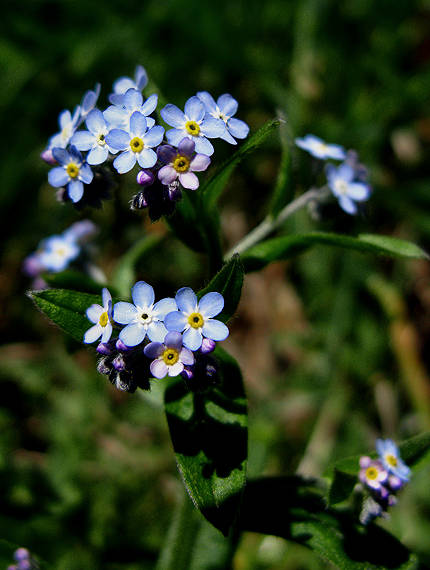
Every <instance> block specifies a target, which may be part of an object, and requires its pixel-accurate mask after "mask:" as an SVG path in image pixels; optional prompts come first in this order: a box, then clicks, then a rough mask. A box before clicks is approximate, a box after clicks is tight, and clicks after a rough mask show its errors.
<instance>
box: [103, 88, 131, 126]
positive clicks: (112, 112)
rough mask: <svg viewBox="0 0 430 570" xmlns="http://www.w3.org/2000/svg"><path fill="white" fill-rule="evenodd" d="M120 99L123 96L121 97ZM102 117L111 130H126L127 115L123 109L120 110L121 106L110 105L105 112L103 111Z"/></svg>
mask: <svg viewBox="0 0 430 570" xmlns="http://www.w3.org/2000/svg"><path fill="white" fill-rule="evenodd" d="M121 97H123V96H122V95H121ZM103 116H104V118H105V120H106V122H107V124H108V125H109V127H111V128H112V127H116V128H128V124H127V120H128V113H127V111H126V110H125V109H123V108H122V106H121V107H117V106H116V105H111V106H110V107H108V108H107V109H106V110H105V111H103Z"/></svg>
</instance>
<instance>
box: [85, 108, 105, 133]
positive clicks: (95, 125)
mask: <svg viewBox="0 0 430 570" xmlns="http://www.w3.org/2000/svg"><path fill="white" fill-rule="evenodd" d="M85 124H86V125H87V127H88V130H89V131H91V132H92V133H93V134H95V135H97V134H98V133H100V132H101V131H103V130H104V129H106V121H105V118H104V116H103V113H102V112H101V111H99V109H93V110H92V111H91V112H90V113H89V114H88V117H87V120H86V121H85Z"/></svg>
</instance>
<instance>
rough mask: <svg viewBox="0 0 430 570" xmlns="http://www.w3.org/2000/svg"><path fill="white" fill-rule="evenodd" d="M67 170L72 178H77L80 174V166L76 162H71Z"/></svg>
mask: <svg viewBox="0 0 430 570" xmlns="http://www.w3.org/2000/svg"><path fill="white" fill-rule="evenodd" d="M66 172H67V174H68V175H69V176H70V178H76V177H77V176H78V174H79V166H78V165H77V164H75V163H74V162H69V164H68V165H67V168H66Z"/></svg>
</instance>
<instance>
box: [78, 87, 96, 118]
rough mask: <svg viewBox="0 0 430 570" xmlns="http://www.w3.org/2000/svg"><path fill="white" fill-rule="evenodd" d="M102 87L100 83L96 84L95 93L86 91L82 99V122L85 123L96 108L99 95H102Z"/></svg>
mask: <svg viewBox="0 0 430 570" xmlns="http://www.w3.org/2000/svg"><path fill="white" fill-rule="evenodd" d="M100 87H101V86H100V83H96V86H95V88H94V91H91V90H89V91H86V92H85V93H84V96H83V97H82V101H81V104H80V108H81V117H80V120H81V122H83V121H84V120H85V119H86V118H87V116H88V115H89V113H90V112H91V111H92V110H93V109H94V107H95V106H96V104H97V99H98V98H99V95H100Z"/></svg>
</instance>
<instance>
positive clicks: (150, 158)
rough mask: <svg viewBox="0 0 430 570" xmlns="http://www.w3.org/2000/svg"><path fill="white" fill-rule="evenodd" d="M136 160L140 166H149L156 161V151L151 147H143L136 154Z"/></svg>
mask: <svg viewBox="0 0 430 570" xmlns="http://www.w3.org/2000/svg"><path fill="white" fill-rule="evenodd" d="M137 162H138V163H139V165H140V166H141V167H142V168H151V167H152V166H154V164H155V163H156V162H157V153H156V152H154V151H153V150H152V148H144V149H143V150H142V151H141V152H139V154H138V155H137Z"/></svg>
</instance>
